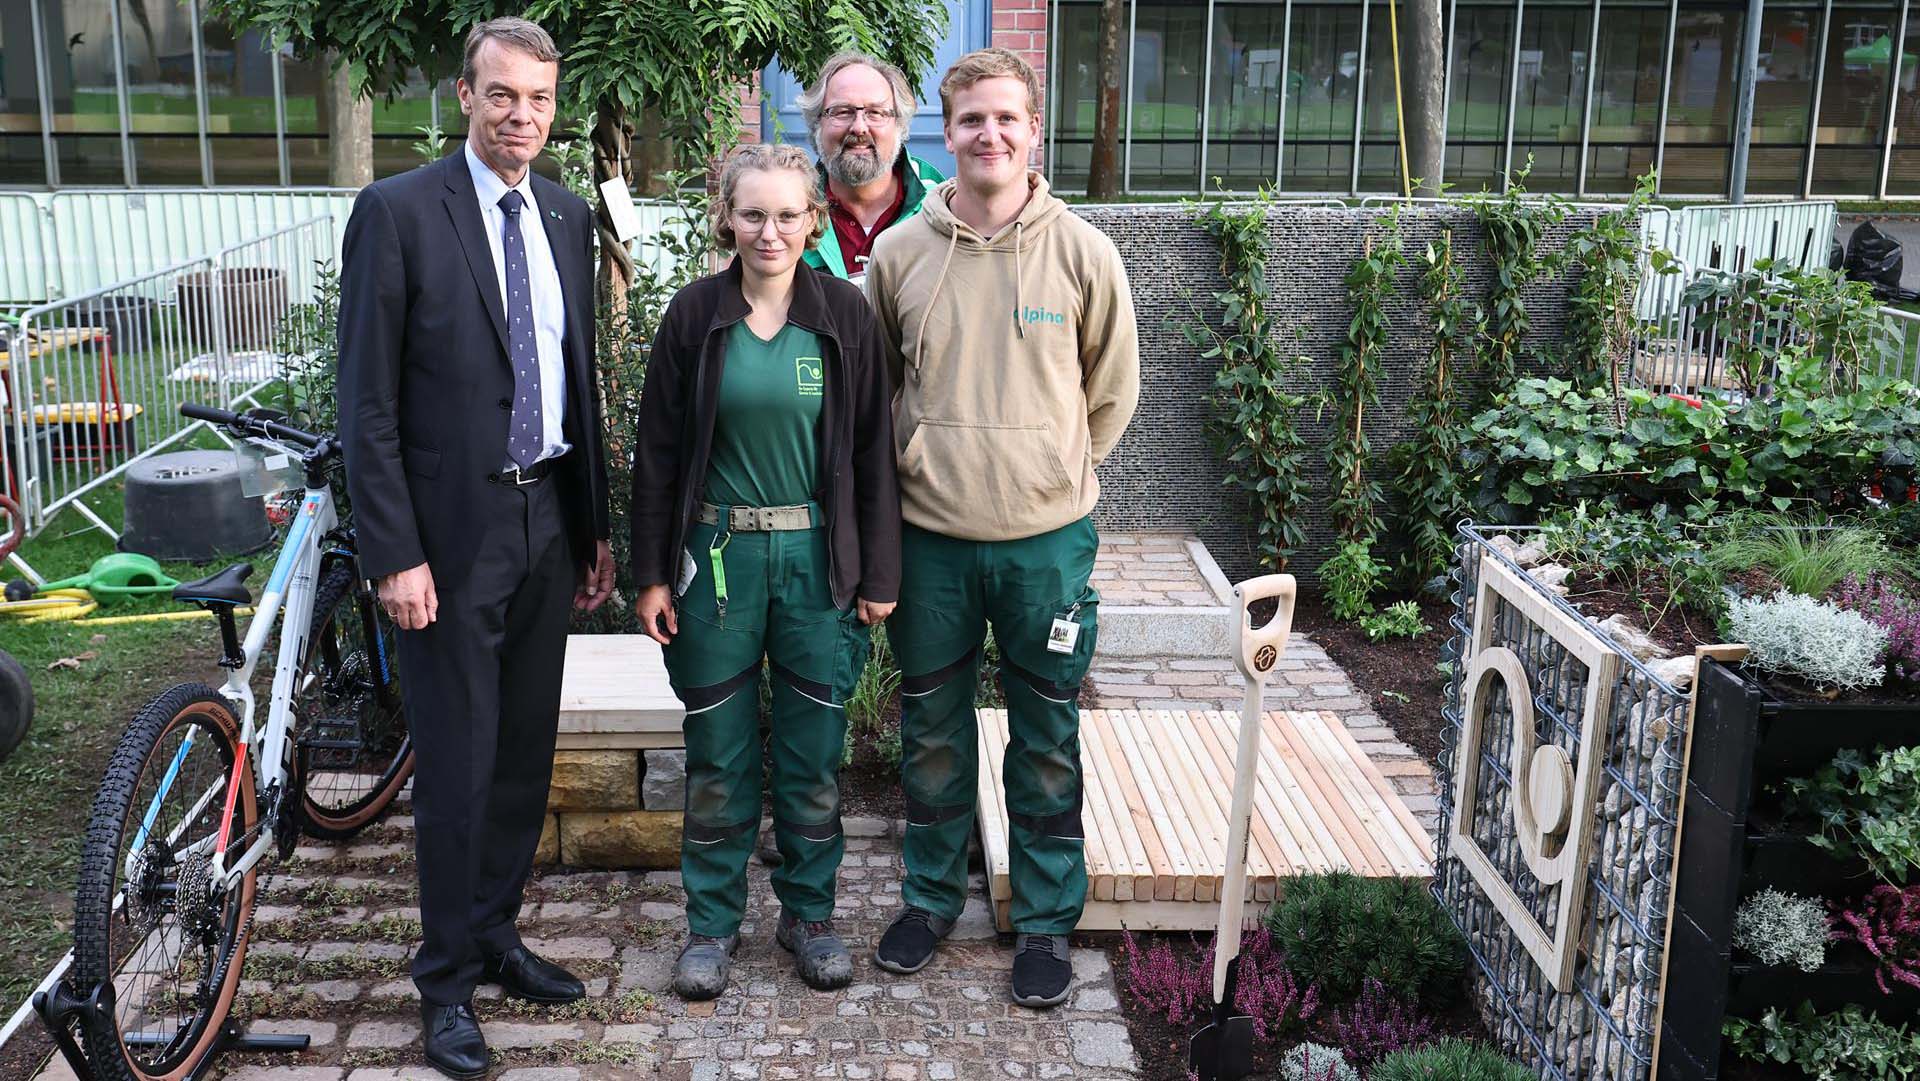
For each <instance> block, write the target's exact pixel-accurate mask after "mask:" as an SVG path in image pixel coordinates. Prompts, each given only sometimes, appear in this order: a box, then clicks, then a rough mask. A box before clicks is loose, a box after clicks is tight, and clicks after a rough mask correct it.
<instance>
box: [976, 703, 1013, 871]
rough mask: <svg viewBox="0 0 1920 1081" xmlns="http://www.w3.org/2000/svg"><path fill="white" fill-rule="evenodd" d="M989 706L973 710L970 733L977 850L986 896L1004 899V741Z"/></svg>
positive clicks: (1008, 866) (1006, 855)
mask: <svg viewBox="0 0 1920 1081" xmlns="http://www.w3.org/2000/svg"><path fill="white" fill-rule="evenodd" d="M993 712H994V711H992V710H984V709H983V710H979V711H977V712H976V713H975V720H974V735H975V740H976V742H977V743H978V745H979V748H980V752H979V753H980V779H979V783H978V785H977V786H976V787H977V789H978V795H977V797H976V803H975V805H976V807H977V808H978V811H977V813H978V816H979V824H980V851H981V852H982V853H983V854H984V855H985V856H986V860H985V862H986V865H987V896H988V897H989V898H991V899H993V900H995V901H1004V900H1007V899H1009V898H1011V897H1012V896H1013V883H1012V872H1011V861H1012V856H1011V853H1010V852H1009V851H1008V848H1007V845H1008V841H1007V819H1006V813H1007V806H1006V801H1005V800H1004V799H1002V798H1001V796H1000V767H1001V762H1002V758H1003V756H1004V754H1005V751H1006V745H1005V744H1004V743H1002V742H1001V741H1000V737H999V733H998V730H997V729H996V728H995V726H994V719H993V718H992V717H991V716H990V714H991V713H993Z"/></svg>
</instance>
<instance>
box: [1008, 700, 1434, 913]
mask: <svg viewBox="0 0 1920 1081" xmlns="http://www.w3.org/2000/svg"><path fill="white" fill-rule="evenodd" d="M979 717H980V724H979V731H980V787H979V796H980V802H979V806H980V833H981V841H982V845H983V848H984V849H985V853H986V863H987V871H988V874H987V883H988V893H989V895H990V897H991V899H992V901H993V908H994V919H995V922H996V923H997V924H998V925H999V927H1000V929H1001V930H1003V931H1004V930H1010V929H1011V921H1010V918H1009V914H1008V906H1009V902H1010V901H1011V899H1012V888H1011V883H1010V879H1009V877H1008V855H1007V804H1006V790H1005V787H1004V785H1003V783H1002V780H1001V761H1002V759H1003V758H1004V756H1005V754H1006V747H1007V739H1008V734H1007V715H1006V711H1005V710H1001V709H983V710H980V711H979ZM1262 721H1263V724H1264V726H1265V727H1264V728H1263V730H1262V732H1261V740H1260V772H1259V776H1258V784H1257V786H1256V790H1255V798H1254V816H1253V826H1252V835H1251V837H1250V839H1249V842H1248V845H1247V860H1248V879H1247V891H1248V899H1249V900H1251V901H1254V902H1266V901H1271V900H1273V899H1274V897H1275V895H1276V893H1277V891H1278V887H1279V884H1280V882H1281V880H1282V879H1284V878H1286V877H1288V876H1291V875H1296V874H1305V873H1310V872H1325V871H1332V870H1345V871H1351V872H1353V873H1355V874H1359V875H1365V876H1368V877H1378V878H1389V877H1392V878H1424V877H1427V876H1429V875H1431V874H1432V873H1433V847H1432V844H1431V842H1430V841H1429V840H1428V838H1427V835H1426V832H1425V831H1424V830H1423V829H1421V827H1420V824H1419V822H1418V821H1417V820H1415V818H1414V816H1413V813H1412V812H1411V811H1409V810H1408V809H1407V807H1406V805H1405V804H1403V803H1402V802H1401V801H1400V798H1399V797H1398V796H1397V795H1395V793H1394V790H1393V786H1392V785H1391V784H1390V783H1389V782H1388V781H1387V779H1386V777H1384V776H1383V775H1382V774H1381V773H1380V771H1379V770H1378V769H1377V768H1375V767H1374V765H1373V763H1372V762H1370V761H1369V760H1368V759H1367V756H1366V753H1365V752H1364V751H1362V750H1361V749H1360V747H1359V745H1358V744H1356V743H1355V742H1354V741H1353V738H1352V737H1351V736H1349V735H1348V734H1347V731H1346V729H1345V727H1344V726H1342V724H1341V723H1340V719H1339V718H1338V717H1337V716H1335V715H1334V714H1332V713H1326V712H1279V711H1275V712H1269V713H1267V714H1265V716H1264V717H1263V718H1262ZM1238 726H1239V716H1238V714H1236V713H1232V712H1226V713H1222V712H1219V711H1205V712H1200V711H1193V712H1187V711H1180V712H1174V711H1168V710H1082V711H1081V713H1080V761H1081V774H1082V777H1083V779H1084V780H1083V791H1084V800H1083V805H1082V811H1081V822H1082V825H1083V827H1084V829H1085V832H1086V860H1087V892H1088V897H1087V906H1086V911H1085V913H1084V915H1082V917H1081V919H1080V924H1079V926H1080V928H1081V929H1082V930H1115V929H1119V928H1122V927H1125V928H1129V929H1133V930H1202V929H1211V928H1213V927H1214V925H1215V920H1216V918H1217V914H1218V908H1217V907H1216V906H1217V905H1218V902H1219V891H1220V889H1221V883H1222V881H1223V880H1224V876H1225V873H1226V863H1225V859H1226V852H1225V850H1226V835H1227V809H1228V803H1229V801H1230V799H1231V796H1232V790H1233V754H1234V750H1235V747H1236V744H1237V740H1238Z"/></svg>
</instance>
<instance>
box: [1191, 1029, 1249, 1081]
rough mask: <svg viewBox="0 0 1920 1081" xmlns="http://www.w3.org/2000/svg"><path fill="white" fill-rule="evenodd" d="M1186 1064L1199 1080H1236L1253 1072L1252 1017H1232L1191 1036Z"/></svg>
mask: <svg viewBox="0 0 1920 1081" xmlns="http://www.w3.org/2000/svg"><path fill="white" fill-rule="evenodd" d="M1187 1062H1188V1064H1189V1065H1190V1066H1192V1067H1193V1072H1194V1073H1195V1074H1196V1075H1197V1076H1198V1077H1199V1079H1200V1081H1238V1079H1239V1078H1242V1077H1245V1076H1247V1075H1248V1074H1250V1073H1252V1072H1253V1018H1251V1017H1248V1016H1246V1015H1245V1014H1234V1015H1233V1016H1231V1017H1228V1018H1227V1019H1226V1020H1224V1021H1216V1022H1214V1023H1213V1024H1210V1025H1208V1026H1207V1027H1205V1028H1203V1029H1201V1030H1200V1031H1198V1032H1196V1033H1194V1034H1193V1040H1192V1042H1190V1043H1189V1044H1188V1045H1187Z"/></svg>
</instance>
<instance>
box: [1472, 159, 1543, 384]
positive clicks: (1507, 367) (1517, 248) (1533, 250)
mask: <svg viewBox="0 0 1920 1081" xmlns="http://www.w3.org/2000/svg"><path fill="white" fill-rule="evenodd" d="M1532 171H1533V155H1532V154H1528V155H1527V163H1526V165H1524V166H1522V167H1521V168H1520V169H1518V170H1516V171H1514V172H1513V173H1512V174H1510V175H1509V176H1508V178H1507V184H1506V188H1505V190H1504V191H1501V192H1498V193H1495V192H1480V193H1478V194H1476V195H1470V196H1468V197H1467V199H1466V204H1467V206H1468V208H1469V209H1471V210H1472V211H1473V214H1474V216H1475V217H1476V218H1478V219H1479V220H1480V227H1481V228H1482V229H1483V230H1485V231H1486V254H1487V258H1488V260H1489V261H1491V262H1492V264H1493V285H1492V287H1491V288H1490V289H1489V290H1488V292H1487V300H1486V324H1485V330H1484V332H1483V334H1482V335H1481V339H1480V368H1481V371H1482V373H1483V374H1484V375H1485V377H1486V382H1485V384H1484V386H1483V388H1482V399H1481V400H1482V401H1483V402H1488V401H1491V400H1492V399H1493V398H1494V396H1496V395H1498V394H1500V393H1503V392H1504V391H1506V390H1507V388H1508V387H1510V386H1512V385H1513V381H1514V378H1515V377H1516V376H1517V375H1518V374H1519V371H1520V363H1521V361H1522V359H1524V358H1523V355H1522V354H1523V353H1524V350H1525V342H1526V337H1527V333H1528V331H1530V330H1532V329H1533V320H1532V317H1531V316H1530V315H1529V314H1528V312H1527V303H1526V299H1525V297H1524V295H1523V293H1524V291H1525V290H1526V288H1527V286H1529V285H1531V284H1533V282H1534V281H1536V280H1537V279H1539V278H1541V277H1543V276H1545V275H1547V274H1549V273H1551V272H1552V271H1553V270H1554V269H1555V264H1554V263H1553V262H1552V261H1549V260H1547V259H1545V258H1543V257H1542V256H1541V254H1540V240H1541V238H1542V237H1544V236H1545V235H1546V232H1547V230H1548V229H1550V228H1552V227H1553V226H1555V225H1558V224H1559V223H1560V222H1561V221H1562V220H1564V219H1565V218H1566V215H1567V205H1566V202H1565V201H1564V200H1562V199H1560V198H1559V197H1558V196H1553V195H1548V196H1544V197H1542V196H1537V195H1536V196H1530V195H1528V194H1527V188H1526V180H1527V175H1528V174H1529V173H1531V172H1532Z"/></svg>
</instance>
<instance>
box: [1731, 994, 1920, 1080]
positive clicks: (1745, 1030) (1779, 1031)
mask: <svg viewBox="0 0 1920 1081" xmlns="http://www.w3.org/2000/svg"><path fill="white" fill-rule="evenodd" d="M1722 1031H1723V1032H1724V1033H1725V1034H1726V1037H1727V1042H1728V1043H1729V1044H1730V1045H1731V1046H1732V1047H1733V1050H1734V1052H1735V1053H1737V1054H1738V1055H1740V1057H1742V1058H1746V1059H1752V1060H1754V1061H1758V1062H1767V1061H1772V1062H1778V1063H1783V1064H1786V1065H1791V1066H1795V1067H1798V1068H1799V1069H1800V1070H1801V1071H1802V1072H1803V1073H1804V1074H1805V1075H1806V1076H1807V1077H1810V1078H1815V1079H1817V1081H1842V1079H1845V1081H1896V1079H1905V1078H1910V1077H1913V1076H1914V1075H1915V1074H1916V1073H1920V1031H1912V1030H1909V1029H1908V1028H1907V1026H1906V1025H1904V1024H1891V1023H1889V1022H1886V1021H1882V1020H1881V1019H1880V1016H1879V1015H1878V1014H1876V1013H1869V1012H1868V1011H1866V1010H1863V1009H1861V1008H1860V1007H1859V1006H1857V1005H1854V1004H1852V1003H1849V1004H1847V1005H1846V1006H1843V1007H1841V1008H1840V1009H1839V1010H1838V1011H1835V1012H1833V1013H1825V1014H1823V1013H1819V1012H1817V1011H1815V1010H1814V1008H1813V1004H1812V1003H1811V1002H1802V1003H1801V1004H1800V1008H1799V1009H1797V1010H1795V1011H1794V1012H1793V1014H1792V1016H1788V1014H1787V1012H1786V1011H1785V1010H1781V1009H1777V1008H1770V1009H1768V1010H1767V1012H1766V1013H1764V1014H1762V1015H1761V1017H1760V1020H1758V1021H1749V1020H1747V1019H1745V1018H1738V1017H1736V1018H1729V1019H1728V1020H1727V1021H1726V1022H1725V1024H1724V1026H1723V1028H1722Z"/></svg>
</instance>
